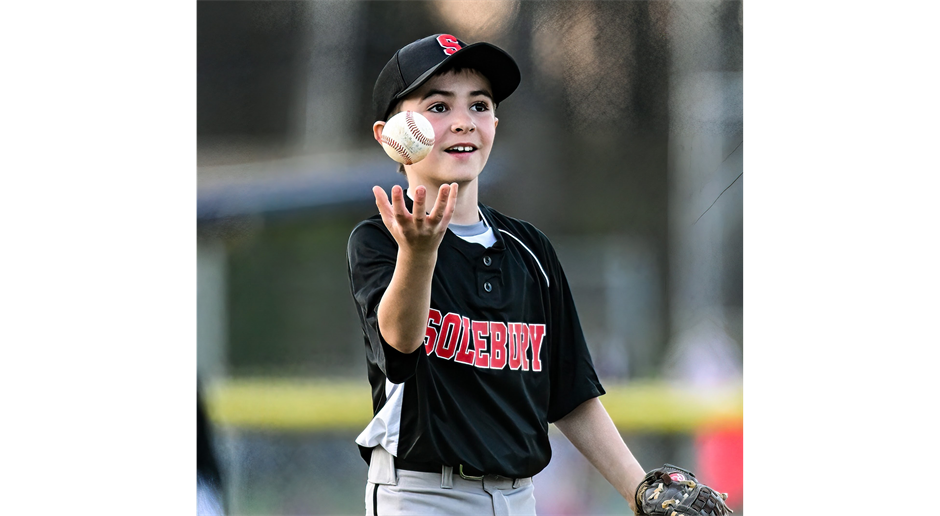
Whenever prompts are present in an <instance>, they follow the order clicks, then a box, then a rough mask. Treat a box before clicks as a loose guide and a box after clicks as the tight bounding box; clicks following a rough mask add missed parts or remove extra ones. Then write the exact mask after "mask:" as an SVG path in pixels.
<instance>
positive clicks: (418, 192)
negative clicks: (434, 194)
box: [412, 186, 428, 223]
mask: <svg viewBox="0 0 940 516" xmlns="http://www.w3.org/2000/svg"><path fill="white" fill-rule="evenodd" d="M427 192H428V191H427V188H425V187H424V186H419V187H417V188H415V204H414V210H413V211H414V213H413V214H412V215H414V218H415V222H419V223H420V222H423V221H424V218H425V217H426V216H427V212H425V211H424V202H425V200H426V199H427Z"/></svg>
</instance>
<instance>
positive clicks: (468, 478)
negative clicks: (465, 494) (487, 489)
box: [457, 464, 483, 480]
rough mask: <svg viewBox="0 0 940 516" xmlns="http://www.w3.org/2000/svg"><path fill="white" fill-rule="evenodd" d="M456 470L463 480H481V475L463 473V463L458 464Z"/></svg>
mask: <svg viewBox="0 0 940 516" xmlns="http://www.w3.org/2000/svg"><path fill="white" fill-rule="evenodd" d="M457 472H458V473H460V478H462V479H464V480H483V475H480V476H478V477H477V476H474V475H465V474H464V472H463V464H461V465H460V467H459V468H458V469H457Z"/></svg>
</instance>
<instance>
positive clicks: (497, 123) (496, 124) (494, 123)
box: [493, 116, 499, 129]
mask: <svg viewBox="0 0 940 516" xmlns="http://www.w3.org/2000/svg"><path fill="white" fill-rule="evenodd" d="M493 120H494V122H493V128H494V129H495V128H496V127H497V126H498V125H499V119H498V118H496V117H495V116H494V117H493Z"/></svg>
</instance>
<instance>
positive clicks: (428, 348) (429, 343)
mask: <svg viewBox="0 0 940 516" xmlns="http://www.w3.org/2000/svg"><path fill="white" fill-rule="evenodd" d="M440 328H441V312H439V311H437V310H435V309H433V308H432V309H431V310H430V311H428V329H427V330H426V331H425V332H424V351H425V353H427V354H428V355H430V354H431V352H433V351H434V346H435V345H437V331H438V330H439V329H440Z"/></svg>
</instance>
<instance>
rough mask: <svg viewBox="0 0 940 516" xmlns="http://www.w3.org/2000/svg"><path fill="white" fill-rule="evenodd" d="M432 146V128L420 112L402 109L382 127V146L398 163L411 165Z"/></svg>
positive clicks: (423, 156)
mask: <svg viewBox="0 0 940 516" xmlns="http://www.w3.org/2000/svg"><path fill="white" fill-rule="evenodd" d="M433 146H434V128H433V127H431V122H428V119H427V118H424V116H422V115H421V114H420V113H415V112H414V111H402V112H401V113H398V114H396V115H395V116H393V117H392V118H390V119H389V120H388V122H386V123H385V127H384V128H383V129H382V148H383V149H385V153H386V154H388V156H389V157H390V158H392V159H393V160H395V161H397V162H399V163H402V164H405V165H413V164H415V163H417V162H419V161H421V160H423V159H424V158H425V156H427V155H428V153H430V152H431V147H433Z"/></svg>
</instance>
